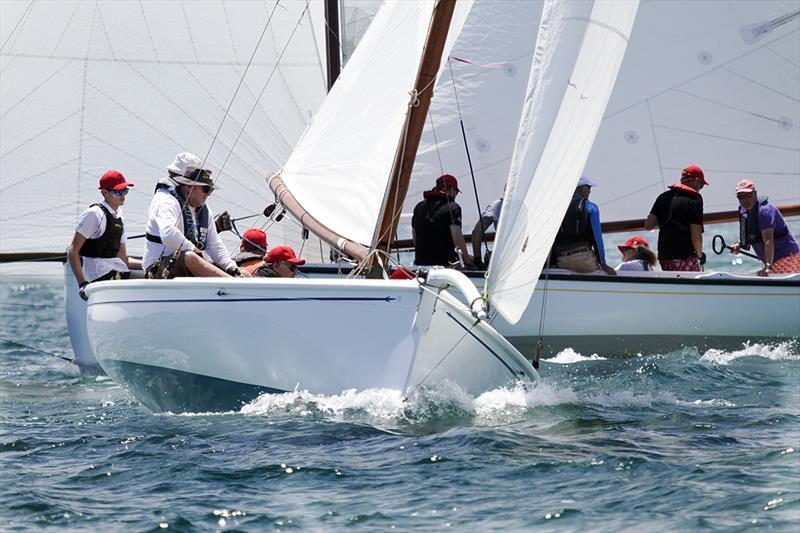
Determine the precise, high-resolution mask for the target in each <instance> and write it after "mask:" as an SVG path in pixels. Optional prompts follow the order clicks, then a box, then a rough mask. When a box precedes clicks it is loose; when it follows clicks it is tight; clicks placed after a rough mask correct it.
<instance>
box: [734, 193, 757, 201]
mask: <svg viewBox="0 0 800 533" xmlns="http://www.w3.org/2000/svg"><path fill="white" fill-rule="evenodd" d="M751 196H753V193H751V192H749V193H747V194H737V195H736V198H738V199H740V200H745V199H747V198H750V197H751Z"/></svg>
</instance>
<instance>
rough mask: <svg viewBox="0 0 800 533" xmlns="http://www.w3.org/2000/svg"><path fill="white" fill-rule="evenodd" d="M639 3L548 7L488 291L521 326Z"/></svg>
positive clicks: (502, 312)
mask: <svg viewBox="0 0 800 533" xmlns="http://www.w3.org/2000/svg"><path fill="white" fill-rule="evenodd" d="M637 8H638V2H637V1H629V2H615V1H613V0H597V1H595V2H593V3H592V2H556V1H552V2H550V1H548V2H546V3H545V7H544V10H543V13H542V23H541V26H540V29H539V34H538V37H537V40H536V51H535V54H534V60H533V65H532V68H531V74H530V78H529V80H528V89H527V95H526V97H525V105H524V110H523V113H522V118H521V120H520V127H519V133H518V137H517V143H516V147H515V149H514V157H513V159H512V163H511V170H510V173H509V179H508V187H507V190H506V196H505V203H504V205H503V212H502V214H501V217H500V223H499V228H498V235H497V240H496V242H495V251H494V255H493V257H492V263H491V265H490V268H489V272H488V274H487V278H488V279H487V283H486V287H487V288H486V291H487V293H488V295H489V299H490V302H491V303H492V304H493V305H494V306H495V308H496V309H497V310H498V312H499V313H500V315H501V316H503V318H505V319H506V320H508V321H509V322H511V323H512V324H513V323H516V322H517V321H518V320H519V318H520V316H521V315H522V312H523V311H524V310H525V308H526V307H527V306H528V302H529V301H530V297H531V295H532V294H533V290H534V286H535V285H536V281H537V280H538V278H539V274H540V272H541V269H542V266H543V265H544V262H545V260H546V258H547V256H548V253H549V251H550V246H551V245H552V242H553V239H554V237H555V234H556V232H557V231H558V228H559V226H560V224H561V220H562V219H563V216H564V212H565V211H566V208H567V204H568V203H569V199H570V198H571V196H572V193H573V191H574V189H575V184H576V182H577V180H578V176H579V175H580V172H581V170H582V169H583V166H584V164H585V163H586V158H587V157H588V155H589V150H590V149H591V147H592V143H593V142H594V138H595V135H596V134H597V130H598V128H599V126H600V120H601V119H602V116H603V111H604V110H605V107H606V104H607V103H608V98H609V95H610V94H611V90H612V88H613V87H614V81H615V80H616V77H617V73H618V71H619V67H620V64H621V63H622V57H623V55H624V54H625V48H626V46H627V44H628V37H629V35H630V31H631V27H632V25H633V20H634V18H635V17H636V10H637Z"/></svg>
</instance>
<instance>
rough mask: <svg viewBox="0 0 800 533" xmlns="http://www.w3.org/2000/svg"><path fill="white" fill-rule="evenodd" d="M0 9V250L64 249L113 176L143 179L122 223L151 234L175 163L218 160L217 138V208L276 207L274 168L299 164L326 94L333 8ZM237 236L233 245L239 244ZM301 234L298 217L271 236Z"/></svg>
mask: <svg viewBox="0 0 800 533" xmlns="http://www.w3.org/2000/svg"><path fill="white" fill-rule="evenodd" d="M0 10H1V11H0V45H2V49H1V52H0V69H2V70H1V72H2V74H1V75H0V90H2V98H1V99H0V228H2V231H1V232H0V252H37V251H48V252H57V251H61V250H63V249H64V248H65V246H66V245H67V243H68V242H69V240H70V238H71V237H72V233H73V231H74V224H75V220H76V217H77V215H78V213H80V211H81V210H82V209H83V208H84V207H86V206H87V205H88V204H90V203H92V202H95V201H97V200H98V199H99V198H100V196H99V194H98V192H97V180H98V178H99V177H100V175H101V174H102V173H103V172H105V171H106V170H108V169H109V168H117V169H119V170H121V171H122V172H123V173H124V174H125V175H126V177H127V178H128V179H129V180H130V181H132V182H134V183H135V184H136V187H135V188H134V189H132V190H131V194H129V196H128V198H127V201H126V204H125V207H124V211H125V225H126V228H127V231H128V235H129V236H130V235H132V234H135V233H138V232H142V231H143V230H144V222H145V218H146V214H147V206H148V204H149V200H150V197H151V195H152V192H153V186H154V185H155V182H156V179H158V178H159V177H162V176H163V175H164V174H165V168H166V166H167V164H169V163H170V162H171V161H172V159H173V158H174V156H175V154H176V153H178V152H181V151H191V152H194V153H196V154H197V155H198V156H200V157H205V156H206V153H207V152H208V150H209V147H211V146H212V139H214V137H215V136H216V141H215V142H214V143H213V149H211V151H210V153H209V154H208V161H207V166H208V167H209V168H211V169H212V170H213V171H214V174H215V176H216V177H217V178H218V180H219V183H220V185H221V189H220V190H219V191H218V192H216V193H215V194H214V195H213V196H212V197H211V199H210V201H209V202H210V205H211V206H212V208H213V209H214V210H215V211H217V212H219V211H220V210H222V209H223V208H227V209H229V210H230V211H231V213H232V214H233V216H245V215H249V214H252V213H258V212H260V211H261V210H262V209H264V207H265V205H267V204H268V203H270V202H271V201H272V194H271V193H270V192H269V190H268V189H267V188H266V187H265V186H264V181H263V176H264V173H265V172H266V171H268V170H270V169H275V168H278V167H280V166H281V165H282V164H283V163H284V162H285V161H286V159H287V158H288V156H289V153H290V152H291V150H292V148H293V146H294V144H295V142H296V141H297V139H298V138H299V137H300V136H301V134H302V132H303V131H304V130H305V128H306V126H307V125H308V123H309V122H310V120H311V117H312V115H313V113H314V112H315V111H316V110H317V108H318V106H319V105H320V104H321V102H322V99H323V98H324V96H325V93H326V82H325V71H324V67H323V66H322V65H324V61H322V59H324V47H323V46H324V45H323V40H322V39H321V37H322V33H323V31H324V29H325V21H324V16H323V4H322V2H310V3H309V4H307V3H306V2H281V3H278V2H276V1H274V0H269V1H264V2H227V1H221V2H172V1H147V2H138V1H114V2H78V1H69V2H0ZM270 17H272V19H271V20H270V21H269V25H267V21H268V20H269V19H270ZM265 26H266V32H265V33H264V37H263V39H262V40H261V43H260V45H258V48H257V52H256V54H255V57H254V58H253V61H252V64H251V66H250V68H249V70H248V72H247V76H246V77H245V78H244V84H243V86H242V88H241V89H240V90H239V93H238V95H237V96H236V99H235V100H234V99H233V95H234V92H235V91H236V88H237V85H238V83H239V81H240V79H241V78H242V76H243V74H244V72H245V68H246V67H247V65H248V62H249V61H250V57H251V55H252V54H253V51H254V50H255V49H256V45H257V43H258V41H259V37H260V36H261V34H262V31H263V30H264V28H265ZM265 86H266V89H264V88H265ZM262 90H263V95H261V93H262ZM259 95H261V96H260V99H259ZM232 100H233V105H232V106H231V109H230V112H229V115H228V116H227V118H226V119H225V120H224V122H223V117H225V113H226V109H227V108H228V105H229V103H230V102H231V101H232ZM251 111H252V114H251ZM248 117H249V121H248ZM245 123H246V126H245ZM220 124H222V129H221V130H220V131H219V134H217V130H218V128H219V127H220ZM261 221H262V222H263V218H262V219H261ZM250 222H254V220H251V221H250ZM241 229H244V228H241ZM281 233H282V234H281ZM226 235H227V237H226V238H228V239H229V240H228V246H229V248H233V246H234V243H238V239H235V237H232V236H231V234H226ZM298 237H299V229H298V228H297V226H296V225H294V224H292V225H290V226H288V227H287V229H286V232H285V233H284V232H283V231H281V232H279V231H278V228H277V227H273V228H272V229H270V230H269V242H270V243H273V242H275V243H279V242H281V241H292V240H295V241H299V239H298ZM234 239H235V240H234ZM142 243H143V240H140V241H130V242H129V243H128V252H129V253H131V254H134V255H138V254H139V253H141V246H142ZM308 248H311V250H309V249H308ZM315 248H316V251H318V248H317V247H307V250H306V253H308V252H309V251H313V250H314V249H315Z"/></svg>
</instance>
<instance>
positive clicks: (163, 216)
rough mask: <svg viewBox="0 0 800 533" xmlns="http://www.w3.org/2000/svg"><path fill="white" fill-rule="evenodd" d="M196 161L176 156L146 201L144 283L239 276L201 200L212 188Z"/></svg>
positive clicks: (185, 155)
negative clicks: (178, 278) (186, 277)
mask: <svg viewBox="0 0 800 533" xmlns="http://www.w3.org/2000/svg"><path fill="white" fill-rule="evenodd" d="M201 166H202V162H201V161H200V159H199V158H198V157H197V156H195V155H192V154H190V153H187V152H183V153H180V154H178V155H177V156H176V157H175V161H173V162H172V163H171V164H170V165H169V166H168V167H167V171H168V173H169V176H168V177H166V178H163V179H161V180H159V182H158V183H157V184H156V189H155V194H154V195H153V199H152V201H151V202H150V208H149V212H148V217H147V234H146V239H147V242H145V248H144V258H143V260H142V263H143V265H144V268H145V270H146V273H147V277H148V278H152V279H171V278H176V277H182V276H195V277H228V276H240V275H243V274H242V272H241V271H240V270H239V268H238V267H237V266H236V263H234V261H233V259H231V256H230V254H229V253H228V250H227V249H226V248H225V245H224V244H223V243H222V240H221V239H220V238H219V235H218V234H217V228H216V226H215V225H214V224H213V223H211V224H209V222H210V221H212V220H213V216H212V214H211V209H210V208H209V207H208V205H206V200H207V199H208V197H209V195H211V193H212V192H214V189H215V188H216V186H215V184H214V180H213V179H212V178H211V172H210V171H209V170H205V169H203V168H201Z"/></svg>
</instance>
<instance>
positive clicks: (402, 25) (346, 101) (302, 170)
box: [281, 0, 472, 244]
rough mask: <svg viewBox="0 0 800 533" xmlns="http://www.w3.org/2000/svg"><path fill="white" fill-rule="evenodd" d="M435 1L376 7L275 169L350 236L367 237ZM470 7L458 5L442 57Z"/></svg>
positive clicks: (307, 204) (317, 214) (309, 207)
mask: <svg viewBox="0 0 800 533" xmlns="http://www.w3.org/2000/svg"><path fill="white" fill-rule="evenodd" d="M433 5H434V2H433V1H432V0H426V1H424V2H423V1H420V2H406V1H389V2H386V3H385V4H384V5H383V6H382V7H381V9H380V11H379V12H378V14H377V15H376V16H375V19H374V20H373V21H372V24H371V25H370V27H369V29H368V30H367V32H366V34H365V35H364V37H363V38H362V40H361V42H360V43H359V46H358V48H357V49H356V51H355V53H354V54H353V56H352V57H351V58H350V60H349V62H348V63H347V66H346V68H345V69H344V70H343V72H342V74H341V76H340V77H339V79H338V81H337V82H336V84H335V85H334V87H333V89H332V90H331V92H330V94H329V95H328V97H327V98H326V100H325V102H324V103H323V105H322V107H321V108H320V110H319V112H318V113H317V115H316V116H315V118H314V123H313V125H312V126H311V127H310V128H309V129H308V131H307V132H306V133H305V135H304V136H303V138H302V139H301V140H300V142H299V143H298V145H297V147H296V148H295V150H294V152H293V153H292V155H291V157H290V158H289V160H288V161H287V163H286V165H285V167H284V168H283V170H282V172H281V177H282V179H283V181H284V183H285V184H286V185H287V187H288V188H289V190H290V191H291V192H292V194H293V195H294V197H295V199H296V200H297V201H298V202H299V203H300V205H301V206H302V207H303V208H304V209H305V210H306V211H308V212H309V213H310V214H311V215H312V216H313V217H314V218H316V219H317V220H318V221H320V222H321V223H322V224H323V225H324V226H327V227H328V228H329V229H331V230H332V231H334V232H336V233H337V234H339V235H341V236H343V237H345V238H347V239H349V240H352V241H355V242H359V243H362V244H365V243H366V244H369V243H370V242H371V241H372V237H373V232H374V230H375V226H376V223H377V220H378V215H379V211H380V207H381V203H382V201H383V198H384V194H385V192H386V187H387V182H388V178H389V175H390V171H391V166H392V161H393V158H394V155H395V152H396V150H397V148H398V142H399V141H400V132H401V129H402V126H403V123H404V120H405V116H406V113H407V110H408V104H409V102H410V99H411V96H410V94H409V91H410V90H411V89H413V87H414V80H415V77H416V74H417V69H418V65H419V62H420V58H421V55H422V49H423V45H424V43H425V37H426V35H427V31H428V26H429V23H430V19H431V14H432V11H433ZM471 6H472V2H471V1H466V2H458V3H457V5H456V10H455V13H454V15H453V19H452V22H451V25H450V31H449V32H448V40H447V44H446V45H445V52H444V53H445V54H447V53H448V52H449V50H450V48H451V47H452V43H453V41H454V40H455V38H456V37H457V36H458V33H459V31H460V29H461V26H462V25H463V22H464V19H465V18H466V16H467V14H468V13H469V10H470V8H471Z"/></svg>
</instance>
